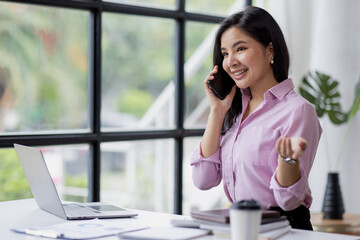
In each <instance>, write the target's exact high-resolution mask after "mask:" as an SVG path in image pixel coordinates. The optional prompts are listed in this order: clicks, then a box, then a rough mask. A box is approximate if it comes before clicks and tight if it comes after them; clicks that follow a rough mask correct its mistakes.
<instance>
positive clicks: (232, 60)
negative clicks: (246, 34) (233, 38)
mask: <svg viewBox="0 0 360 240" xmlns="http://www.w3.org/2000/svg"><path fill="white" fill-rule="evenodd" d="M238 64H239V61H238V60H237V59H236V57H235V56H234V55H233V54H230V55H229V58H228V65H229V67H235V66H237V65H238Z"/></svg>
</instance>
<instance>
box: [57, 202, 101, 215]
mask: <svg viewBox="0 0 360 240" xmlns="http://www.w3.org/2000/svg"><path fill="white" fill-rule="evenodd" d="M63 206H64V209H65V212H66V215H67V216H68V217H78V216H82V217H87V216H94V215H96V212H94V211H92V210H90V209H88V208H86V207H84V206H80V205H76V204H66V205H63Z"/></svg>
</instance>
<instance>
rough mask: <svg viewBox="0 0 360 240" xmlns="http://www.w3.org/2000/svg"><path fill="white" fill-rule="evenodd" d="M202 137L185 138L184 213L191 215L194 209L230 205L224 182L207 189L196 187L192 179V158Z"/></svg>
mask: <svg viewBox="0 0 360 240" xmlns="http://www.w3.org/2000/svg"><path fill="white" fill-rule="evenodd" d="M200 140H201V138H200V137H189V138H186V139H185V140H184V161H183V214H185V215H190V212H191V211H193V210H208V209H216V208H227V207H230V202H229V200H228V199H227V198H226V195H225V193H224V189H223V185H222V182H221V183H220V184H219V186H217V187H214V188H212V189H210V190H207V191H202V190H199V189H198V188H196V187H195V186H194V184H193V181H192V169H191V168H192V167H191V166H190V158H191V155H192V153H193V151H194V150H195V147H197V146H198V145H199V144H200Z"/></svg>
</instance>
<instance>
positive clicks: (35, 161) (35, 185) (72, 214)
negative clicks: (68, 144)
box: [14, 143, 137, 220]
mask: <svg viewBox="0 0 360 240" xmlns="http://www.w3.org/2000/svg"><path fill="white" fill-rule="evenodd" d="M14 147H15V150H16V152H17V154H18V156H19V159H20V162H21V164H22V166H23V169H24V172H25V175H26V178H27V180H28V182H29V185H30V188H31V191H32V193H33V195H34V198H35V201H36V204H37V205H38V206H39V207H40V208H41V209H42V210H45V211H47V212H49V213H52V214H54V215H56V216H58V217H61V218H64V219H68V220H78V219H92V218H122V217H132V216H137V213H134V212H131V211H129V210H126V209H123V208H120V207H117V206H114V205H109V204H106V203H101V202H91V203H90V202H89V203H69V204H62V203H61V200H60V198H59V195H58V193H57V191H56V188H55V185H54V182H53V181H52V179H51V176H50V173H49V170H48V168H47V166H46V162H45V160H44V157H43V155H42V153H41V151H40V150H39V149H37V148H33V147H29V146H24V145H20V144H16V143H15V144H14Z"/></svg>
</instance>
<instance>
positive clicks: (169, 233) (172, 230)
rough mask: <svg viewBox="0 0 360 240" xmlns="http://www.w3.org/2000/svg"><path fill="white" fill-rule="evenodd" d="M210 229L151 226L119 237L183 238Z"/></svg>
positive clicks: (175, 239)
mask: <svg viewBox="0 0 360 240" xmlns="http://www.w3.org/2000/svg"><path fill="white" fill-rule="evenodd" d="M209 233H210V231H207V230H203V229H196V228H183V227H153V228H148V229H145V230H141V231H136V232H129V233H124V234H120V235H119V238H120V239H148V240H150V239H151V240H155V239H156V240H162V239H164V240H165V239H166V240H185V239H192V238H196V237H200V236H204V235H207V234H209Z"/></svg>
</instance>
